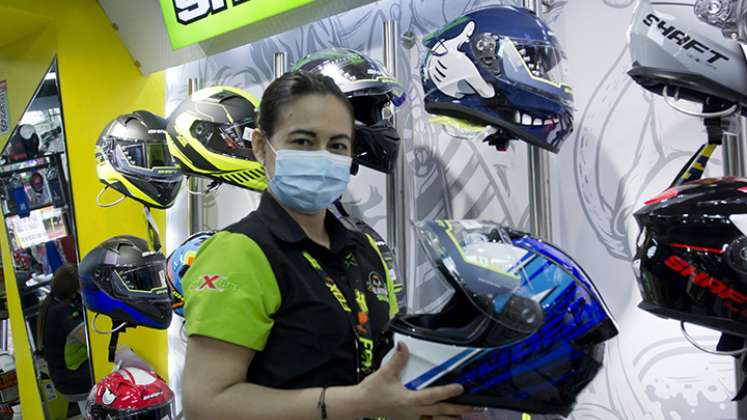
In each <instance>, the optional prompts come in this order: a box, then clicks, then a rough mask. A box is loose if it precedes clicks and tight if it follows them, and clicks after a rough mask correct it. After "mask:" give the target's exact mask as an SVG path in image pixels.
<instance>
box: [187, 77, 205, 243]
mask: <svg viewBox="0 0 747 420" xmlns="http://www.w3.org/2000/svg"><path fill="white" fill-rule="evenodd" d="M199 89H200V81H199V79H196V78H195V79H189V86H188V89H187V92H188V94H189V95H192V93H194V92H196V91H198V90H199ZM203 184H204V183H203V182H202V180H201V179H200V178H199V177H196V176H191V177H189V189H190V190H191V191H202V188H203ZM188 200H189V201H188V202H187V217H188V218H189V235H190V236H191V235H194V234H195V233H197V232H200V231H201V230H202V225H203V220H204V214H203V213H204V211H203V208H202V202H203V197H202V195H201V194H188Z"/></svg>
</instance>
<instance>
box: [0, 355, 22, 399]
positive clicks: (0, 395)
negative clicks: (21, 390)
mask: <svg viewBox="0 0 747 420" xmlns="http://www.w3.org/2000/svg"><path fill="white" fill-rule="evenodd" d="M17 400H18V378H17V377H16V359H15V358H13V356H12V355H11V354H10V353H8V352H7V351H0V403H10V402H14V401H17Z"/></svg>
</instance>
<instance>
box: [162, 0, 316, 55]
mask: <svg viewBox="0 0 747 420" xmlns="http://www.w3.org/2000/svg"><path fill="white" fill-rule="evenodd" d="M160 1H161V10H162V11H163V19H164V22H165V23H166V31H167V32H168V34H169V40H170V41H171V46H172V47H173V48H174V49H177V48H182V47H186V46H187V45H192V44H194V43H197V42H200V41H204V40H206V39H209V38H212V37H214V36H217V35H220V34H224V33H226V32H229V31H232V30H234V29H237V28H240V27H242V26H246V25H250V24H252V23H257V22H260V21H263V20H265V19H268V18H271V17H273V16H278V15H281V14H283V13H286V12H288V11H290V10H293V9H297V8H299V7H301V6H304V5H306V4H309V3H313V2H314V0H160Z"/></svg>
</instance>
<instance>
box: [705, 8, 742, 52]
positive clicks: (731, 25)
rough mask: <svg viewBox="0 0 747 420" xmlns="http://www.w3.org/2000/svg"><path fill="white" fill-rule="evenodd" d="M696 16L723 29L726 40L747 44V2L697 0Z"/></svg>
mask: <svg viewBox="0 0 747 420" xmlns="http://www.w3.org/2000/svg"><path fill="white" fill-rule="evenodd" d="M695 16H697V17H698V19H700V20H701V21H703V22H705V23H707V24H709V25H712V26H715V27H717V28H719V29H721V33H722V34H723V35H724V36H725V37H726V38H729V39H734V40H737V41H739V42H741V43H743V44H745V43H747V1H745V0H697V1H696V2H695Z"/></svg>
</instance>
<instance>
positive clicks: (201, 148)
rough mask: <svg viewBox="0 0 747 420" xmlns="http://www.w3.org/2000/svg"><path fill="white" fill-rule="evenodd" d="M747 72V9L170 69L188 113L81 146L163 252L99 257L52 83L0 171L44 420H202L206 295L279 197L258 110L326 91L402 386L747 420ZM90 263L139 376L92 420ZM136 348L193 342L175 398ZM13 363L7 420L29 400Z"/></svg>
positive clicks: (403, 5)
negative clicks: (194, 294)
mask: <svg viewBox="0 0 747 420" xmlns="http://www.w3.org/2000/svg"><path fill="white" fill-rule="evenodd" d="M99 3H100V4H102V6H103V7H104V9H105V11H106V12H107V13H113V12H111V10H112V9H111V6H110V5H108V4H107V3H108V2H107V1H103V0H102V1H100V2H99ZM234 3H240V2H234ZM530 4H534V5H535V6H536V7H537V11H532V10H529V9H528V8H526V6H529V5H530ZM522 6H524V7H522ZM236 7H238V6H237V4H233V6H232V8H236ZM109 17H110V19H111V20H112V22H114V21H115V20H116V21H117V25H120V24H122V25H126V19H113V18H112V16H109ZM123 22H125V23H123ZM384 22H386V25H382V23H384ZM582 23H583V25H582ZM382 26H383V27H382ZM382 29H383V30H382ZM121 32H122V34H121V36H131V35H126V34H124V33H125V32H126V31H121ZM393 38H394V39H393ZM746 45H747V0H686V1H681V2H661V1H654V0H637V1H632V0H616V1H615V0H604V1H601V2H565V1H554V0H547V1H542V2H529V1H518V0H449V1H447V0H429V1H428V2H424V1H420V0H380V1H377V2H373V3H371V4H368V5H364V6H361V7H358V8H355V9H352V10H349V11H347V12H345V13H342V14H340V15H337V16H333V17H331V18H324V19H321V20H319V21H316V22H312V23H308V24H305V25H303V26H301V27H298V28H296V29H294V30H291V31H287V32H284V33H281V34H278V35H275V36H271V37H267V38H264V39H261V40H258V41H255V42H252V43H250V44H246V45H242V46H239V47H237V48H234V49H231V50H226V51H223V52H219V53H215V54H213V55H209V56H207V57H204V58H201V59H199V60H196V61H192V62H188V63H186V64H181V65H178V66H174V67H170V68H169V69H168V70H166V108H165V109H163V110H153V111H154V112H151V111H145V110H142V109H137V110H122V113H117V114H115V115H110V116H108V118H109V120H108V123H107V124H105V125H103V127H96V131H97V132H100V135H99V136H98V137H97V138H95V139H90V138H89V139H86V140H81V141H87V142H89V143H91V145H92V147H91V155H92V156H89V157H95V165H96V166H95V168H91V171H90V174H89V175H90V176H91V177H94V176H96V177H97V179H98V180H99V182H100V184H101V188H102V189H101V190H100V192H99V194H98V196H97V197H96V202H95V203H86V204H85V205H94V204H95V205H98V206H99V207H102V208H106V207H111V206H114V205H116V204H118V203H119V202H121V201H122V200H134V201H136V202H138V205H142V206H143V209H144V215H145V223H147V226H148V234H149V237H147V238H145V237H140V236H133V235H131V234H128V232H117V233H116V236H111V237H108V238H107V239H105V240H103V241H102V239H103V238H101V239H99V240H97V241H96V244H97V245H96V246H94V247H92V248H90V249H89V250H87V251H88V252H87V253H86V255H85V256H80V258H79V254H78V244H77V241H76V220H75V213H74V206H73V197H72V193H71V186H70V185H71V182H72V181H71V179H70V171H69V163H68V162H69V159H71V158H75V157H74V156H68V154H67V152H66V149H67V148H66V143H65V142H66V140H67V139H66V137H65V130H64V127H63V124H62V109H61V101H60V99H59V85H58V79H59V72H58V69H57V66H56V63H53V64H52V66H51V67H50V69H49V71H48V73H47V75H46V76H45V78H44V80H43V81H42V82H41V84H40V86H39V88H38V89H37V92H36V96H35V98H34V100H33V101H32V102H31V104H30V105H29V106H28V108H27V110H26V113H25V114H24V115H23V116H22V118H21V119H20V121H19V124H17V125H16V126H15V128H14V130H13V132H12V133H11V134H10V136H9V139H8V143H7V145H6V147H5V149H4V150H3V152H2V154H1V155H0V210H1V211H2V216H3V220H4V223H5V227H6V230H7V233H8V242H9V244H10V249H9V250H8V251H9V252H8V253H7V254H8V255H10V256H11V260H12V261H7V262H5V264H11V265H12V266H13V269H14V271H15V274H16V279H17V280H18V283H19V293H20V298H21V306H22V309H23V314H24V321H25V324H26V325H24V326H22V327H25V328H26V329H27V330H28V331H29V337H30V341H31V342H30V347H31V349H32V352H34V355H33V358H34V362H35V363H34V369H35V379H36V380H37V383H38V388H39V393H40V395H41V396H42V398H41V399H42V401H43V404H44V409H45V414H46V417H47V418H48V419H53V418H54V419H57V418H65V417H64V416H65V414H61V413H62V410H65V412H66V413H68V414H72V412H70V411H68V408H69V407H62V405H66V404H67V402H68V401H77V402H80V403H81V406H80V411H81V413H80V414H81V415H82V416H83V417H84V418H90V419H103V418H160V419H176V418H182V417H183V412H182V395H181V387H182V374H183V369H184V363H185V362H184V359H185V353H186V346H187V341H188V340H187V337H186V332H185V325H186V323H185V322H186V321H185V318H184V317H185V305H186V303H185V290H184V286H183V285H182V281H183V279H184V278H185V276H186V275H187V272H188V270H190V267H191V266H192V263H193V262H194V261H195V258H197V255H198V253H199V250H200V247H201V246H202V245H203V244H205V243H209V241H210V240H211V239H210V238H211V237H212V235H213V234H214V233H215V232H217V231H220V230H221V229H223V228H224V227H226V226H228V225H230V224H231V223H233V222H235V221H236V220H237V219H238V217H243V216H245V215H246V214H247V213H249V212H250V211H252V210H253V208H254V207H256V204H257V203H258V200H259V199H258V197H259V193H262V192H264V191H265V190H267V189H268V185H273V184H272V181H273V180H269V179H267V177H266V173H265V168H264V167H263V165H262V163H261V162H260V161H259V160H258V158H257V156H255V150H254V149H253V145H252V138H253V135H257V134H258V132H256V131H255V130H257V129H258V121H259V117H260V113H261V109H259V100H258V98H260V97H261V96H262V92H263V90H264V89H265V88H266V87H267V85H268V84H269V83H270V82H271V81H272V80H273V79H274V78H275V77H277V76H278V75H279V74H282V73H284V72H285V71H286V70H290V71H299V70H300V71H305V72H309V73H318V74H322V75H325V76H328V77H330V78H331V79H332V80H333V81H334V82H335V83H336V84H337V85H338V86H339V87H340V89H341V91H342V92H343V93H344V95H345V96H346V97H347V98H348V100H349V102H350V104H351V105H352V109H353V117H354V141H353V143H352V150H351V154H352V162H353V165H352V168H351V174H352V175H353V176H352V178H351V182H350V184H349V187H348V190H347V191H346V192H345V193H344V194H343V195H342V196H341V197H339V198H338V199H337V200H336V201H335V202H334V203H333V205H332V206H331V207H330V209H329V210H330V212H331V213H332V214H333V215H334V216H335V217H337V218H338V219H339V220H340V221H341V222H342V223H343V225H344V226H345V227H346V228H347V229H350V230H356V231H358V232H361V233H364V234H366V236H367V237H368V238H369V239H370V241H371V242H372V243H375V244H377V246H378V247H379V250H380V252H379V256H380V257H381V259H382V261H383V262H384V265H385V267H384V268H385V270H387V273H388V274H389V275H388V277H391V279H392V281H393V282H392V283H393V285H394V288H395V291H396V293H397V295H396V298H397V304H398V306H399V308H400V313H399V314H398V315H396V316H395V317H394V318H393V319H392V320H391V321H390V323H389V324H388V327H387V330H386V331H385V333H386V338H385V340H384V342H385V343H386V345H392V346H394V345H396V344H398V343H405V344H406V345H407V346H408V348H409V352H410V359H409V361H408V363H407V364H406V365H405V367H404V369H403V372H402V375H401V380H402V384H403V386H404V387H406V388H407V389H409V390H415V391H417V390H423V389H427V388H431V387H435V386H439V385H446V384H450V383H459V384H461V385H462V386H463V387H464V393H463V394H462V395H460V396H458V397H456V398H454V399H452V400H450V402H453V403H456V404H465V405H471V406H480V407H486V408H488V410H486V411H485V412H483V413H476V414H474V415H468V416H465V417H464V418H466V419H469V420H488V419H510V420H514V419H516V420H518V419H522V420H527V419H556V418H558V417H563V418H570V419H574V420H580V419H600V420H607V419H609V420H632V419H636V420H638V419H650V420H670V419H678V420H680V419H681V420H701V419H703V420H724V419H731V418H747V413H743V411H745V410H747V403H746V402H747V399H745V400H743V399H744V398H745V397H746V396H747V381H746V380H744V378H745V377H747V356H745V354H747V165H745V164H744V162H741V161H740V157H743V156H744V155H747V130H745V127H747V120H746V119H745V117H747V46H746ZM213 52H215V51H213ZM384 63H386V64H384ZM288 64H290V65H288ZM0 76H1V75H0ZM0 78H1V77H0ZM99 130H100V131H99ZM517 140H518V141H517ZM737 142H740V143H737ZM94 143H95V144H94ZM530 151H531V152H532V153H530ZM498 152H501V153H498ZM533 152H539V153H541V154H542V155H541V156H543V157H545V156H546V157H548V162H549V167H547V168H544V169H545V170H547V171H548V173H549V174H550V176H549V177H548V179H547V185H546V186H547V187H548V191H549V193H550V195H551V196H552V198H553V203H552V205H550V206H549V208H550V209H551V210H552V214H550V215H548V218H549V219H550V220H551V221H552V222H553V223H552V224H553V226H554V229H552V230H551V231H550V232H549V237H544V238H543V237H539V236H538V235H536V234H532V233H527V232H529V231H532V230H534V231H536V230H539V229H537V226H536V222H534V223H533V222H532V209H531V208H530V206H531V205H537V203H536V202H534V201H533V198H536V195H533V193H532V189H533V188H536V185H531V184H530V183H528V182H527V178H528V177H527V174H528V173H529V172H531V171H532V170H533V169H531V165H530V164H528V163H527V160H528V159H527V157H528V156H530V155H532V154H533ZM717 152H719V153H721V155H719V154H718V153H717ZM735 153H736V154H735ZM740 153H742V154H740ZM735 156H736V157H735ZM94 171H95V172H94ZM345 172H346V174H347V169H345ZM740 176H744V178H743V177H740ZM219 186H225V187H223V188H218V187H219ZM108 190H113V191H109V192H107V191H108ZM394 207H397V208H396V209H395V208H394ZM151 209H158V210H165V214H166V221H167V223H166V228H167V229H166V232H165V235H164V236H163V237H162V236H161V233H162V232H160V231H159V229H158V227H157V223H156V222H155V221H154V217H153V214H152V213H151ZM101 211H102V213H101V214H106V211H108V210H105V209H104V210H101ZM154 214H155V212H154ZM132 217H133V219H134V218H137V219H138V220H141V218H142V216H141V215H140V214H139V213H138V214H133V216H132ZM532 224H534V226H532ZM110 235H115V234H114V233H110V234H108V235H107V236H110ZM79 259H80V265H79V268H78V271H77V272H76V274H77V275H79V285H80V292H81V295H82V297H81V302H80V303H79V304H78V305H79V306H81V312H83V313H86V311H85V310H83V309H86V310H88V311H91V312H93V313H94V314H96V315H95V318H94V319H93V320H92V322H91V324H90V325H91V329H92V330H93V331H95V332H96V333H98V334H102V335H108V337H107V339H108V340H109V348H108V351H109V353H108V355H107V356H108V361H109V362H114V369H113V371H112V372H111V373H109V374H108V375H103V376H102V375H98V376H97V377H98V378H101V380H99V381H98V382H96V383H94V381H93V378H92V377H91V374H90V371H91V370H92V368H91V367H88V373H89V374H88V377H87V380H88V382H90V384H89V385H90V386H89V387H88V388H86V392H76V393H74V394H75V395H73V393H69V392H65V389H66V388H65V384H63V383H61V382H60V381H59V371H58V370H56V369H57V368H58V367H57V366H55V365H54V362H52V361H50V356H49V352H48V351H47V350H48V348H44V347H43V346H40V345H39V343H38V341H40V337H44V333H43V331H37V328H41V327H40V325H42V324H39V323H38V318H39V317H40V313H41V307H42V306H43V305H42V302H43V301H45V299H47V298H50V297H54V296H52V277H53V276H54V274H55V273H56V272H57V271H58V269H60V267H64V266H66V264H67V263H73V264H77V262H78V260H79ZM582 267H584V268H582ZM387 285H388V284H387ZM387 285H383V284H378V285H377V286H375V287H380V288H385V287H386V286H387ZM4 307H5V308H6V309H7V307H8V305H7V304H6V305H4ZM216 310H220V308H216ZM6 312H7V310H5V311H4V310H3V309H2V308H0V322H2V330H1V331H0V333H2V334H3V335H5V336H6V337H7V328H6V327H7V325H6V322H4V321H2V320H3V318H5V317H7V314H5V313H6ZM4 314H5V315H4ZM100 316H101V317H107V318H109V319H110V320H111V329H103V328H101V327H100V325H101V323H99V322H97V321H96V319H97V318H99V317H100ZM675 321H676V322H675ZM83 322H86V321H85V320H84V321H83ZM134 328H138V331H142V330H143V329H146V328H148V329H151V330H168V335H169V351H168V366H169V371H168V372H167V373H168V375H159V373H156V369H153V368H152V367H150V366H148V365H147V363H145V362H142V364H140V363H139V362H138V363H133V362H132V361H131V360H124V359H122V358H121V357H120V356H117V354H116V351H117V350H118V340H119V337H120V335H124V336H125V337H127V335H126V334H127V332H129V331H132V329H134ZM149 332H151V333H156V334H157V333H158V331H149ZM7 341H8V340H7V338H4V337H2V336H0V344H1V345H0V347H1V348H0V418H2V416H3V415H5V414H7V413H6V412H11V413H12V411H13V410H12V409H10V407H11V406H12V405H13V404H15V403H16V402H17V400H18V382H17V378H16V375H15V371H14V366H15V365H14V363H13V356H12V345H8V343H7ZM80 344H81V345H82V347H80V346H79V348H78V350H81V349H82V352H83V353H85V355H84V356H83V359H84V362H83V363H85V366H89V365H88V363H89V361H90V359H92V357H90V354H89V353H88V352H89V349H90V344H89V343H88V341H87V337H86V343H80ZM47 345H48V344H47ZM6 349H7V350H8V351H5V350H6ZM119 350H120V351H121V348H119ZM387 350H389V351H385V352H382V355H383V354H385V353H388V354H387V355H386V356H385V357H384V362H386V361H387V360H389V359H390V358H391V357H393V355H394V354H396V353H394V350H393V349H391V350H390V349H387ZM140 356H146V357H145V358H147V356H148V355H140ZM97 357H98V356H97ZM125 359H127V358H125ZM735 359H737V363H736V365H735ZM683 366H687V367H688V369H687V372H684V371H683V368H682V367H683ZM161 373H165V372H161ZM166 376H168V383H166V381H165V380H164V379H163V378H165V377H166ZM162 377H163V378H162ZM737 378H738V379H737ZM735 379H736V380H735ZM55 381H57V383H55ZM89 390H90V391H89ZM732 399H733V400H732ZM734 401H741V402H734ZM84 402H85V403H84ZM72 406H74V404H73V405H71V407H72ZM8 410H10V411H8ZM73 412H74V409H73Z"/></svg>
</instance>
